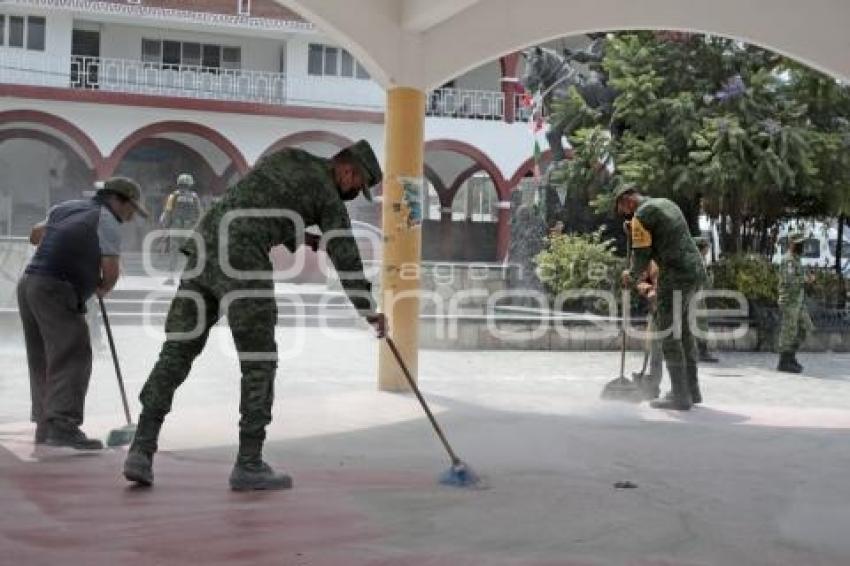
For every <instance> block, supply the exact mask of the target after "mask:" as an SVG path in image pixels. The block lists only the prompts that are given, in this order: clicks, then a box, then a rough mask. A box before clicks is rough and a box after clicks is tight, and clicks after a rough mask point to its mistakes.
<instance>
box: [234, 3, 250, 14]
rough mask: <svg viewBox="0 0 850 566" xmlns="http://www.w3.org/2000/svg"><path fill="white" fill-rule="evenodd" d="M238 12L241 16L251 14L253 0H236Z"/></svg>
mask: <svg viewBox="0 0 850 566" xmlns="http://www.w3.org/2000/svg"><path fill="white" fill-rule="evenodd" d="M236 13H237V14H239V15H240V16H250V15H251V0H236Z"/></svg>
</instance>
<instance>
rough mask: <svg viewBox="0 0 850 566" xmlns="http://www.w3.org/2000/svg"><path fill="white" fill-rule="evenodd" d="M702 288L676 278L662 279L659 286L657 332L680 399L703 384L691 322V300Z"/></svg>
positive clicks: (672, 387) (671, 378)
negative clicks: (698, 373)
mask: <svg viewBox="0 0 850 566" xmlns="http://www.w3.org/2000/svg"><path fill="white" fill-rule="evenodd" d="M698 289H699V287H698V286H696V285H693V284H688V283H680V282H676V281H662V282H661V284H660V285H659V289H658V308H657V310H656V312H655V315H654V320H653V322H654V323H655V332H659V333H661V334H660V335H659V336H658V339H659V340H660V341H661V350H662V351H663V353H664V360H665V361H666V362H667V372H668V373H669V374H670V387H671V391H672V393H673V396H675V397H679V398H682V397H690V392H691V391H696V390H697V389H698V386H699V380H698V375H697V345H696V340H695V338H694V335H693V331H692V329H691V325H690V323H689V319H690V303H691V299H692V298H693V296H694V294H695V293H696V292H697V290H698ZM656 363H657V362H656ZM658 377H659V379H660V372H659V375H658Z"/></svg>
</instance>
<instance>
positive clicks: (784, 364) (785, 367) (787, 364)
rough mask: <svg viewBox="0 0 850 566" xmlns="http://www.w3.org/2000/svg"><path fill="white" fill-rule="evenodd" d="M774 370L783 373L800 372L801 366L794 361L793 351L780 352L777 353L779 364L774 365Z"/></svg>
mask: <svg viewBox="0 0 850 566" xmlns="http://www.w3.org/2000/svg"><path fill="white" fill-rule="evenodd" d="M776 370H777V371H783V372H785V373H802V371H803V366H801V365H799V364H797V363H795V360H794V353H793V352H782V353H781V354H780V355H779V364H778V365H777V366H776Z"/></svg>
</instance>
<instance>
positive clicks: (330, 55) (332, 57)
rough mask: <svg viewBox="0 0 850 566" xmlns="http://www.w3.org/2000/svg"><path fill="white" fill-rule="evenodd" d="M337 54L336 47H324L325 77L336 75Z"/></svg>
mask: <svg viewBox="0 0 850 566" xmlns="http://www.w3.org/2000/svg"><path fill="white" fill-rule="evenodd" d="M338 53H339V49H337V48H336V47H325V75H326V76H330V77H335V76H337V74H338V71H337V64H336V61H337V54H338Z"/></svg>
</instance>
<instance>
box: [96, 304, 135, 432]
mask: <svg viewBox="0 0 850 566" xmlns="http://www.w3.org/2000/svg"><path fill="white" fill-rule="evenodd" d="M97 300H98V302H99V303H100V314H101V315H102V316H103V326H104V328H106V337H107V338H108V339H109V349H110V351H111V352H112V363H113V364H114V365H115V376H116V377H117V378H118V390H119V391H121V401H122V403H124V417H125V418H126V419H127V424H126V425H124V426H122V427H121V428H116V429H112V430H111V431H109V437H108V438H107V439H106V445H107V446H126V445H127V444H130V442H132V441H133V436H135V434H136V425H134V424H133V420H132V419H131V418H130V405H129V404H127V392H126V391H125V390H124V378H123V377H122V376H121V366H120V365H119V364H118V352H116V350H115V340H113V338H112V328H111V327H110V326H109V317H108V316H107V315H106V305H104V304H103V297H100V296H98V297H97Z"/></svg>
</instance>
